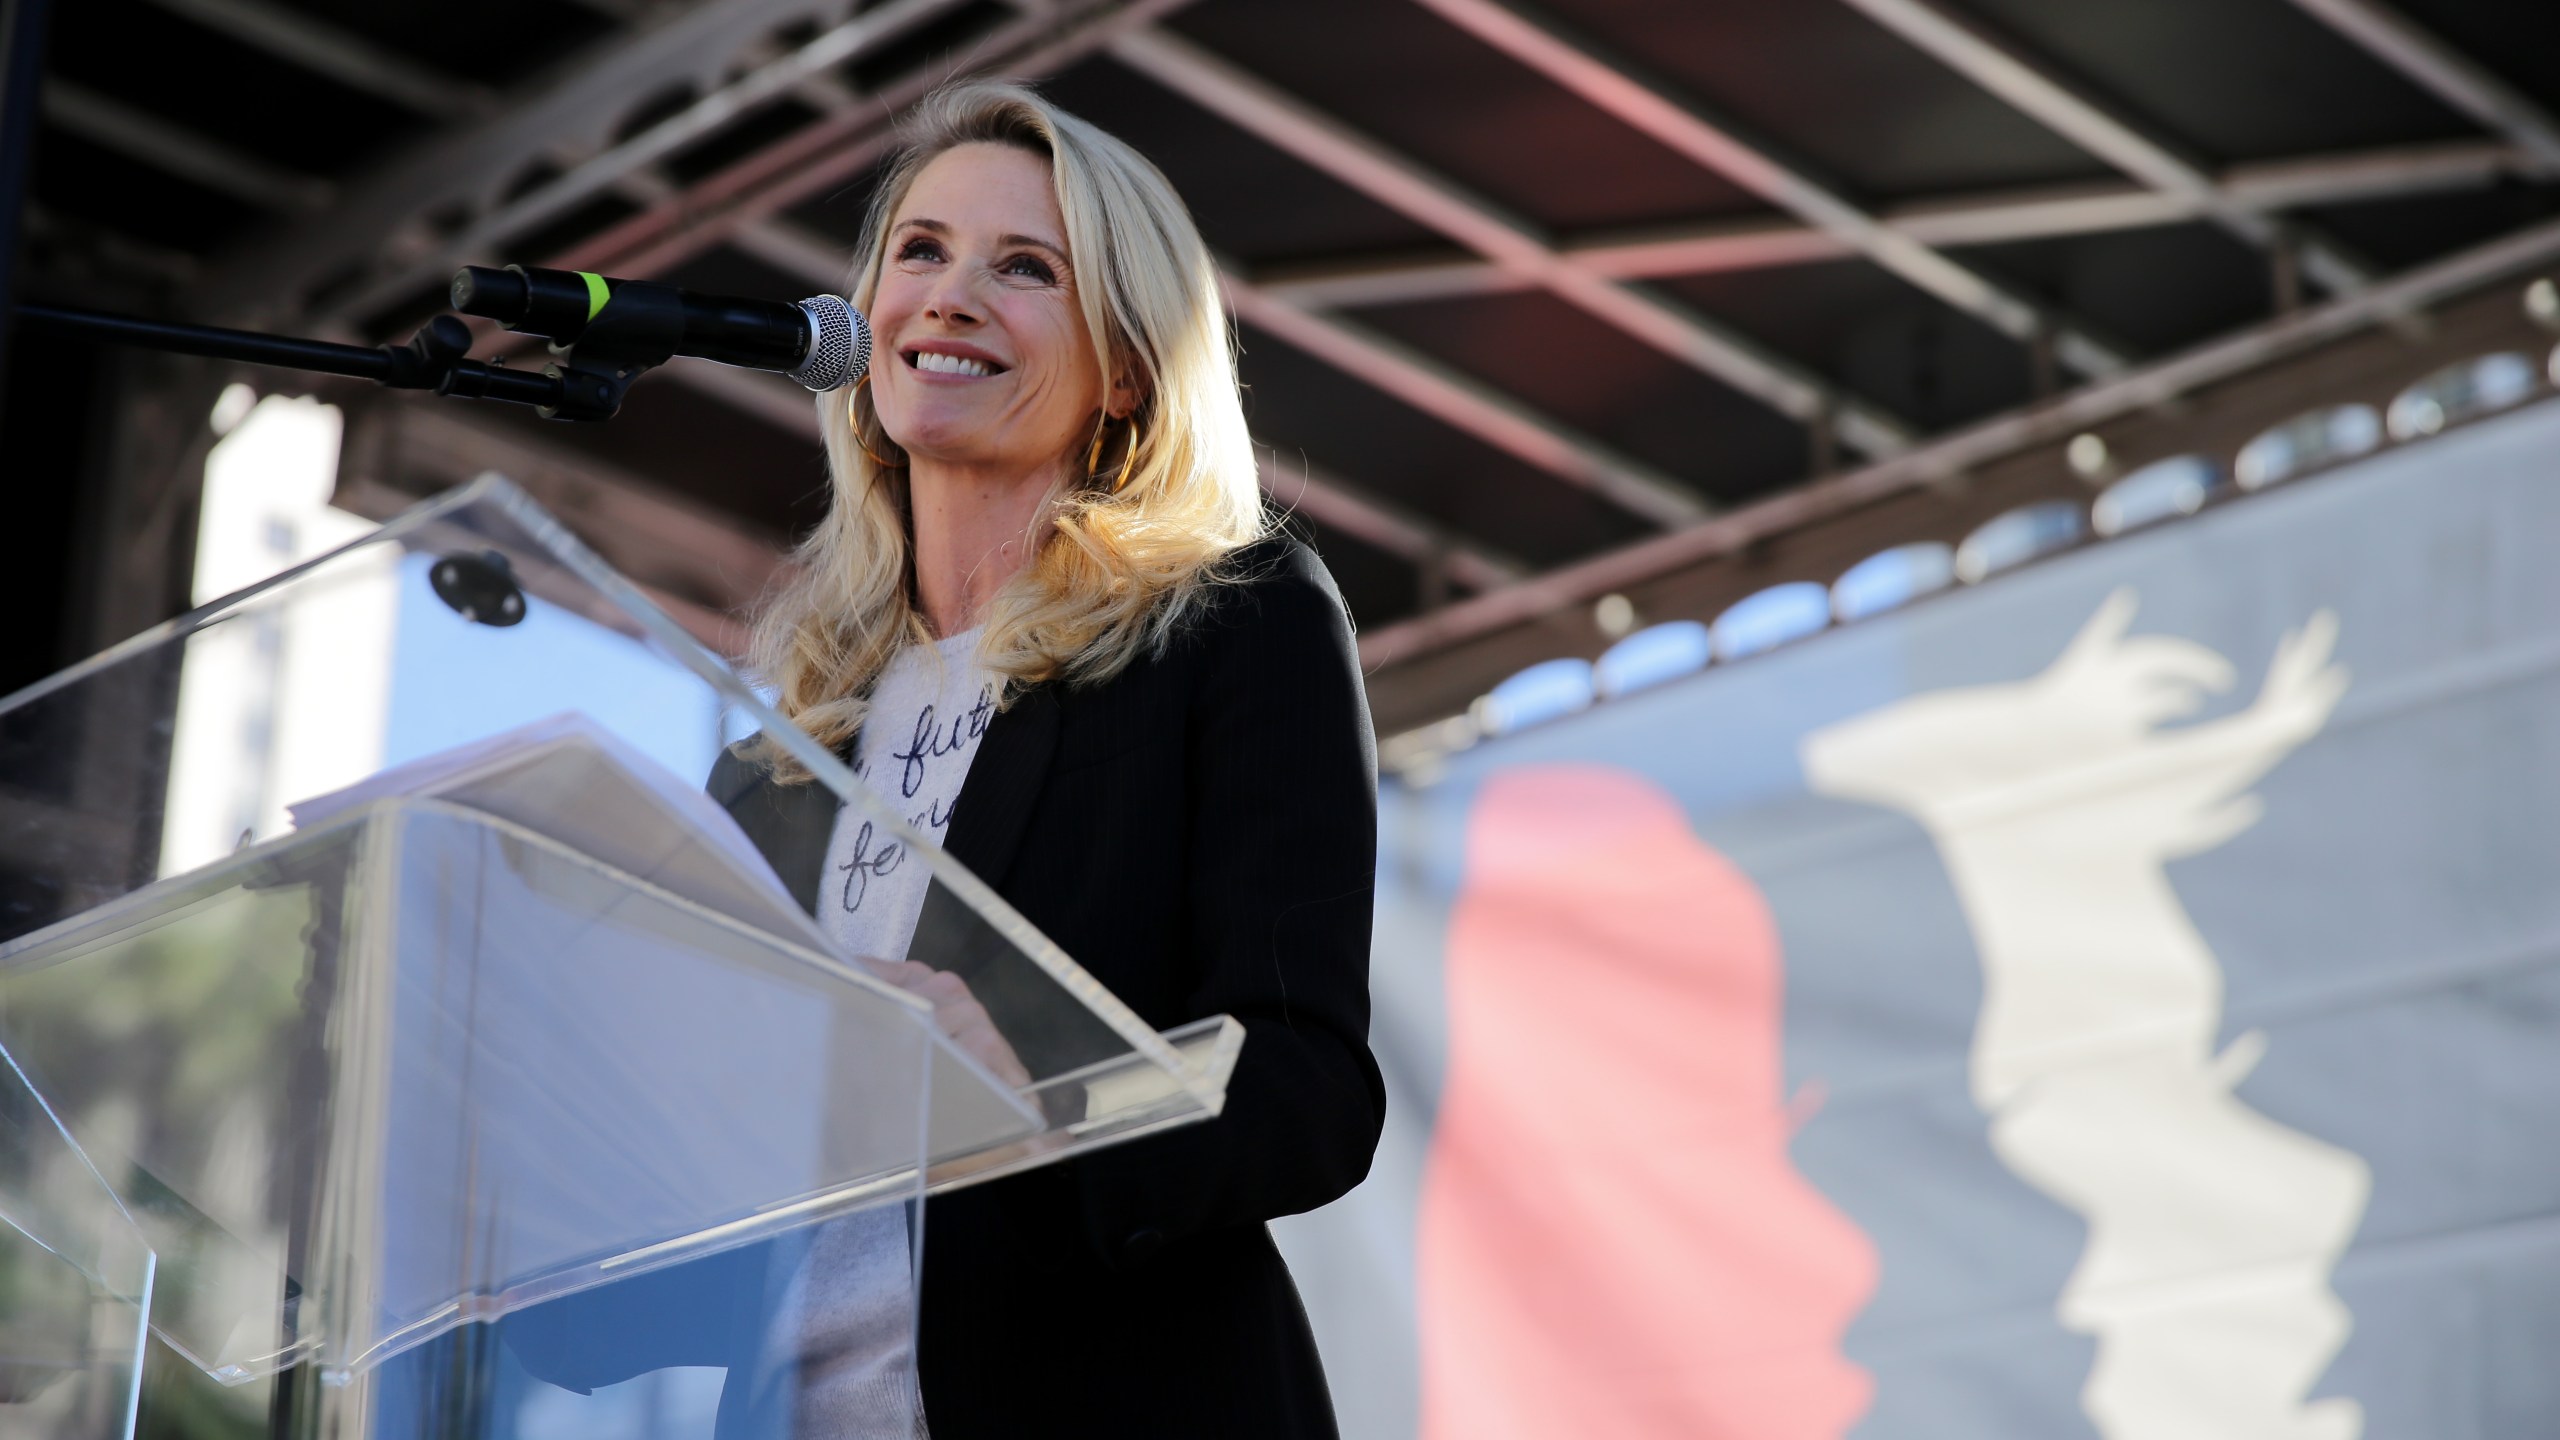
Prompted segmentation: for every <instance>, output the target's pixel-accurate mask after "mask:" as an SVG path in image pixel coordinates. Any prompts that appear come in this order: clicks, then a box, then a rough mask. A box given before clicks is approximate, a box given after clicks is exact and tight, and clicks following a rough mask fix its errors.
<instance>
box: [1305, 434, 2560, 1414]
mask: <svg viewBox="0 0 2560 1440" xmlns="http://www.w3.org/2000/svg"><path fill="white" fill-rule="evenodd" d="M2555 543H2560V405H2554V404H2545V405H2542V406H2540V407H2538V408H2537V409H2534V410H2529V411H2525V412H2520V413H2517V414H2513V415H2510V416H2507V417H2504V418H2501V419H2497V420H2494V421H2490V422H2487V423H2484V424H2480V425H2475V426H2472V427H2469V428H2467V429H2464V430H2461V431H2458V432H2456V433H2453V434H2450V435H2447V436H2444V437H2441V438H2438V439H2435V440H2432V441H2428V442H2425V443H2422V444H2418V445H2415V446H2411V447H2408V448H2405V449H2401V450H2396V451H2392V452H2389V453H2386V454H2383V455H2381V456H2378V457H2376V458H2373V459H2371V460H2368V461H2365V462H2363V463H2361V464H2359V465H2357V466H2355V467H2353V468H2351V469H2348V470H2344V471H2341V472H2338V473H2334V474H2331V475H2329V476H2327V477H2324V478H2318V479H2313V480H2308V481H2304V482H2302V483H2300V484H2298V485H2296V486H2293V487H2291V488H2288V489H2284V490H2280V491H2277V492H2274V493H2271V494H2267V495H2264V496H2260V497H2256V498H2252V499H2249V500H2246V501H2243V502H2241V503H2237V504H2232V505H2228V506H2225V507H2222V508H2220V509H2217V510H2214V511H2212V512H2210V513H2208V514H2206V515H2204V516H2202V517H2199V518H2197V519H2194V520H2191V521H2186V522H2182V523H2179V524H2176V525H2173V526H2169V527H2167V528H2164V529H2161V530H2158V531H2156V532H2152V533H2149V534H2144V535H2138V536H2134V537H2129V538H2126V539H2122V540H2117V541H2113V542H2109V543H2106V544H2101V545H2097V546H2094V547H2092V548H2089V549H2086V550H2083V551H2081V552H2079V553H2076V554H2073V555H2070V556H2066V557H2063V558H2061V559H2059V560H2056V561H2054V562H2051V563H2047V564H2042V565H2038V566H2035V567H2033V568H2031V569H2029V570H2026V571H2023V572H2021V573H2018V574H2016V575H2013V576H2009V577H2006V578H2002V579H1999V580H1996V581H1994V582H1992V583H1990V584H1987V585H1984V586H1982V587H1979V588H1977V589H1970V590H1965V591H1961V592H1958V593H1952V594H1947V595H1942V596H1939V597H1936V598H1933V599H1930V600H1927V601H1924V602H1921V603H1919V604H1917V605H1915V606H1913V607H1911V608H1909V609H1908V610H1905V611H1902V612H1900V613H1897V614H1894V615H1889V616H1886V617H1882V618H1879V619H1874V620H1869V621H1866V622H1862V623H1860V624H1857V625H1854V626H1851V627H1848V628H1845V629H1841V630H1836V631H1833V632H1831V633H1829V634H1825V635H1822V636H1820V637H1817V638H1815V639H1813V640H1811V641H1808V642H1806V643H1803V644H1799V645H1795V646H1791V647H1789V648H1787V649H1785V650H1782V651H1779V652H1775V653H1772V654H1768V655H1764V656H1761V657H1758V658H1755V659H1751V660H1747V661H1744V662H1742V663H1740V664H1736V665H1733V666H1731V667H1727V668H1719V669H1716V670H1713V671H1710V672H1708V673H1705V674H1702V675H1699V676H1696V677H1694V678H1691V679H1689V680H1686V681H1683V682H1680V683H1677V684H1674V685H1671V686H1667V687H1664V688H1662V689H1660V690H1657V691H1653V692H1650V693H1646V694H1641V695H1637V696H1633V697H1630V698H1627V699H1623V700H1619V701H1616V702H1613V703H1609V704H1606V705H1603V706H1602V707H1600V708H1598V709H1596V710H1593V711H1591V712H1589V713H1587V714H1584V715H1581V716H1578V717H1575V718H1573V719H1570V720H1566V721H1562V722H1559V723H1556V724H1552V725H1548V726H1545V727H1542V728H1539V729H1536V730H1533V731H1531V732H1529V733H1525V734H1522V735H1518V736H1515V737H1512V738H1509V739H1505V740H1501V741H1496V742H1492V743H1489V744H1485V745H1482V746H1479V747H1477V748H1476V749H1474V750H1472V751H1469V752H1467V753H1464V754H1462V755H1459V756H1457V757H1456V758H1455V759H1454V760H1453V761H1452V762H1451V763H1450V765H1449V767H1448V770H1447V773H1446V774H1445V776H1443V777H1442V778H1440V779H1438V780H1437V781H1436V782H1434V783H1432V784H1429V785H1427V786H1399V785H1390V786H1389V787H1388V789H1387V792H1386V794H1385V795H1384V796H1383V797H1382V798H1383V806H1382V817H1381V825H1382V831H1381V853H1380V857H1379V865H1380V870H1379V882H1380V887H1379V900H1380V906H1379V919H1378V933H1377V950H1376V994H1377V1021H1376V1025H1375V1029H1374V1032H1373V1040H1374V1042H1375V1045H1376V1047H1377V1051H1378V1054H1379V1057H1380V1060H1381V1061H1382V1063H1383V1064H1384V1066H1385V1068H1386V1072H1387V1077H1388V1084H1389V1086H1390V1091H1391V1103H1392V1106H1393V1109H1392V1113H1391V1115H1390V1118H1389V1123H1388V1131H1387V1140H1386V1144H1385V1145H1384V1147H1383V1148H1382V1150H1381V1152H1380V1154H1379V1157H1378V1162H1377V1166H1376V1169H1375V1170H1374V1172H1373V1173H1372V1175H1371V1178H1370V1180H1369V1181H1368V1183H1367V1184H1366V1185H1365V1186H1364V1187H1363V1188H1362V1189H1361V1190H1359V1191H1358V1192H1356V1193H1355V1194H1354V1195H1353V1196H1351V1197H1350V1198H1349V1199H1347V1200H1345V1201H1344V1202H1342V1203H1340V1204H1338V1205H1335V1206H1333V1207H1330V1208H1329V1209H1327V1210H1325V1211H1323V1212H1320V1213H1318V1214H1316V1215H1312V1216H1306V1217H1300V1218H1296V1219H1293V1220H1290V1221H1288V1222H1284V1223H1283V1224H1282V1225H1281V1226H1280V1227H1278V1228H1279V1229H1280V1231H1281V1235H1282V1241H1283V1244H1284V1245H1285V1247H1286V1248H1287V1250H1288V1253H1289V1256H1290V1259H1291V1262H1292V1265H1293V1267H1294V1268H1295V1269H1296V1271H1297V1273H1298V1275H1299V1277H1300V1282H1301V1285H1302V1288H1303V1290H1304V1292H1305V1294H1306V1297H1307V1302H1308V1306H1309V1309H1310V1311H1311V1313H1312V1314H1313V1316H1314V1318H1315V1321H1316V1327H1317V1331H1318V1334H1319V1336H1320V1337H1321V1339H1322V1342H1323V1347H1324V1355H1325V1363H1326V1365H1327V1367H1328V1369H1329V1371H1330V1373H1331V1376H1332V1379H1333V1384H1334V1390H1335V1394H1336V1397H1337V1401H1338V1404H1339V1407H1340V1410H1341V1413H1342V1418H1343V1422H1344V1428H1345V1431H1346V1433H1347V1434H1348V1435H1349V1436H1351V1437H1353V1440H1389V1437H1394V1440H1403V1437H1410V1436H1426V1437H1430V1440H1506V1437H1540V1440H1553V1437H1568V1436H1586V1435H1606V1436H1611V1437H1614V1440H1650V1437H1662V1440H1670V1437H1681V1440H1725V1437H1731V1440H1746V1437H1747V1440H1815V1437H1824V1440H1828V1437H1836V1436H1852V1435H1854V1436H1858V1437H1871V1440H1924V1437H1927V1440H1936V1437H1945V1440H2006V1437H2017V1440H2057V1437H2073V1436H2084V1437H2087V1436H2101V1437H2106V1440H2352V1437H2360V1436H2372V1437H2377V1440H2378V1437H2403V1436H2405V1437H2413V1440H2414V1437H2426V1440H2487V1437H2515V1436H2527V1435H2537V1436H2538V1435H2547V1434H2551V1433H2554V1429H2553V1427H2554V1426H2555V1425H2560V1364H2555V1363H2554V1361H2553V1359H2552V1357H2553V1355H2554V1354H2555V1353H2560V964H2556V963H2555V962H2560V874H2555V870H2560V563H2555V557H2554V554H2553V551H2554V547H2555Z"/></svg>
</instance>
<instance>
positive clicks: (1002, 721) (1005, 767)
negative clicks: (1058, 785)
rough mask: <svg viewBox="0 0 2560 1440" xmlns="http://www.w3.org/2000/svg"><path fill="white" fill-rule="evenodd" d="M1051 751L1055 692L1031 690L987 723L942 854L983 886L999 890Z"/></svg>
mask: <svg viewBox="0 0 2560 1440" xmlns="http://www.w3.org/2000/svg"><path fill="white" fill-rule="evenodd" d="M1057 748H1058V697H1057V693H1056V688H1055V687H1054V686H1049V685H1041V686H1035V687H1034V688H1033V689H1031V690H1030V691H1029V692H1028V693H1026V694H1024V695H1023V696H1022V697H1021V698H1019V699H1017V700H1015V701H1014V702H1013V704H1011V705H1009V706H1007V707H1005V709H1004V710H1002V711H1001V712H999V713H998V714H997V715H996V718H995V719H994V720H993V721H990V722H989V723H988V725H987V733H986V735H985V736H984V737H982V738H981V739H980V740H979V741H978V753H977V754H976V755H975V756H973V757H972V758H971V759H970V761H969V778H968V779H966V780H964V781H962V782H961V783H960V798H959V800H958V802H957V803H956V804H954V805H953V807H952V810H951V828H950V829H949V830H947V831H945V832H943V836H942V848H943V851H944V852H945V853H946V854H948V855H950V856H951V858H952V859H954V860H957V861H959V862H960V863H961V864H963V865H966V866H968V867H969V869H970V870H971V872H972V873H974V874H976V875H977V877H978V878H979V879H981V880H984V881H986V882H987V883H988V884H989V885H1001V884H1002V883H1003V882H1004V872H1005V868H1006V867H1007V866H1009V865H1011V864H1012V863H1013V852H1014V851H1015V850H1017V849H1019V848H1021V845H1022V827H1023V826H1024V825H1026V824H1028V823H1029V822H1030V820H1031V807H1032V805H1033V804H1034V803H1035V802H1036V801H1038V800H1039V798H1040V786H1041V784H1042V783H1043V782H1044V781H1046V780H1047V779H1048V778H1049V757H1050V755H1051V754H1053V753H1055V752H1056V750H1057Z"/></svg>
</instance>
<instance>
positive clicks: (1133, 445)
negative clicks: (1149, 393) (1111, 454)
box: [1111, 412, 1138, 495]
mask: <svg viewBox="0 0 2560 1440" xmlns="http://www.w3.org/2000/svg"><path fill="white" fill-rule="evenodd" d="M1137 463H1138V417H1137V415H1136V413H1135V412H1132V413H1131V414H1130V416H1129V456H1128V458H1127V459H1125V460H1122V461H1121V462H1120V478H1119V479H1117V480H1114V481H1112V482H1111V493H1112V494H1114V495H1117V494H1119V493H1120V487H1122V486H1124V485H1126V484H1128V483H1129V467H1130V466H1132V465H1135V464H1137Z"/></svg>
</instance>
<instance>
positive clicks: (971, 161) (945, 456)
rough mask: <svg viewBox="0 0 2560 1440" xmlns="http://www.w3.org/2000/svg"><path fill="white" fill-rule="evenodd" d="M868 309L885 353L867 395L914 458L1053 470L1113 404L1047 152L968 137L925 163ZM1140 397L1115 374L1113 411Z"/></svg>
mask: <svg viewBox="0 0 2560 1440" xmlns="http://www.w3.org/2000/svg"><path fill="white" fill-rule="evenodd" d="M870 319H871V324H872V328H873V330H874V332H875V333H876V334H877V335H878V336H879V337H880V348H881V351H882V353H883V354H884V356H885V357H886V359H887V363H886V364H883V365H880V366H877V367H875V368H874V370H873V371H872V377H873V378H872V383H871V393H872V404H873V405H874V406H875V407H877V410H878V414H879V416H880V424H881V427H882V428H883V429H884V430H886V431H887V432H888V434H889V438H890V439H892V440H895V441H896V442H898V444H899V445H900V446H902V447H904V449H905V450H906V451H907V453H908V455H909V456H910V457H912V458H913V459H915V460H918V461H922V462H926V463H925V464H924V465H922V466H920V467H919V469H932V468H937V467H958V468H965V469H970V470H976V471H983V472H997V473H1003V474H1019V475H1022V476H1026V477H1028V476H1031V475H1033V474H1035V473H1036V474H1039V475H1041V476H1043V477H1046V476H1048V475H1053V474H1055V473H1056V472H1055V467H1056V466H1057V464H1058V463H1059V462H1060V461H1062V460H1063V459H1065V458H1066V457H1067V456H1070V455H1075V454H1077V453H1078V452H1079V451H1080V449H1081V448H1082V447H1083V446H1084V444H1085V443H1086V442H1087V440H1088V438H1089V437H1090V436H1091V435H1092V433H1093V424H1094V417H1095V412H1096V411H1097V410H1100V409H1102V408H1104V406H1105V404H1106V396H1105V393H1104V384H1103V375H1102V367H1101V366H1100V364H1099V363H1098V362H1097V361H1096V359H1095V357H1094V349H1093V341H1092V338H1091V332H1090V331H1089V330H1088V329H1087V328H1086V325H1085V318H1084V309H1083V306H1082V304H1081V303H1080V301H1079V299H1078V296H1077V293H1076V281H1075V275H1074V272H1073V270H1072V269H1071V268H1070V266H1069V260H1068V255H1067V250H1066V225H1065V223H1064V221H1062V220H1061V219H1060V217H1059V214H1058V199H1057V194H1056V191H1055V189H1054V188H1053V187H1052V185H1051V183H1050V178H1049V163H1048V161H1046V160H1044V159H1042V158H1041V157H1039V156H1037V155H1033V154H1030V153H1028V152H1026V151H1023V150H1019V149H1016V148H1014V147H1012V146H1009V145H993V144H972V145H962V146H959V147H957V148H955V149H952V150H949V151H946V152H944V153H943V154H942V155H940V156H937V157H936V158H935V159H934V160H933V161H932V163H930V164H928V165H926V166H925V167H924V170H923V171H922V172H921V173H919V174H918V175H917V176H916V179H915V183H914V184H913V185H912V186H911V187H909V189H908V191H907V195H906V199H905V201H904V202H903V203H901V204H900V205H899V206H898V210H897V213H896V215H895V216H893V217H892V220H891V224H890V228H889V237H888V250H887V253H886V255H885V256H884V257H883V260H882V263H881V268H880V280H879V284H878V286H877V287H876V289H875V291H874V293H873V296H872V302H871V315H870ZM1133 398H1134V397H1132V396H1131V395H1129V394H1128V392H1127V391H1126V388H1125V387H1119V388H1116V389H1115V390H1114V392H1113V393H1112V394H1111V395H1110V396H1109V397H1108V404H1109V408H1110V410H1111V413H1113V414H1115V415H1119V414H1125V413H1127V410H1128V407H1129V404H1130V403H1131V401H1132V400H1133ZM1079 458H1080V457H1079Z"/></svg>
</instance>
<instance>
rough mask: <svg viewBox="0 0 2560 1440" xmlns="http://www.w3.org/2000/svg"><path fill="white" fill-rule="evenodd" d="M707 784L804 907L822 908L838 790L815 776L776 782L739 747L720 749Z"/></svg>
mask: <svg viewBox="0 0 2560 1440" xmlns="http://www.w3.org/2000/svg"><path fill="white" fill-rule="evenodd" d="M741 748H743V747H741ZM704 788H705V789H707V790H709V791H710V792H711V798H712V799H714V800H717V801H719V802H720V804H721V805H722V807H723V808H725V809H727V810H728V812H729V814H730V815H731V816H732V817H734V818H735V819H736V820H737V822H738V828H739V829H741V830H744V831H746V832H747V838H748V839H750V840H752V841H754V842H755V844H756V848H757V849H758V850H761V851H763V852H764V858H765V860H766V861H767V862H768V863H770V864H771V865H772V866H773V873H774V874H776V875H778V876H780V877H782V886H783V888H784V889H786V890H788V891H790V892H791V898H792V899H794V900H797V901H799V902H800V908H801V909H803V910H806V911H808V912H809V913H810V914H812V915H815V914H816V913H818V883H819V881H820V880H821V879H823V878H824V876H823V875H822V873H821V872H823V871H824V870H825V869H826V866H827V841H828V840H829V839H830V838H832V837H833V836H834V834H835V828H836V806H837V804H838V801H837V800H836V792H834V791H833V790H830V789H828V788H827V787H826V786H824V785H821V784H819V783H817V782H816V781H814V780H809V781H803V782H802V783H800V784H798V785H776V784H775V783H773V777H772V775H771V773H770V772H769V771H767V770H766V769H765V767H764V766H763V765H762V764H760V763H758V762H756V761H752V760H747V759H744V758H742V757H740V756H739V755H738V753H737V751H736V750H730V751H727V752H725V753H723V754H722V755H721V757H720V761H719V763H718V764H716V765H714V766H713V767H712V769H711V783H710V784H709V785H707V786H705V787H704Z"/></svg>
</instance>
